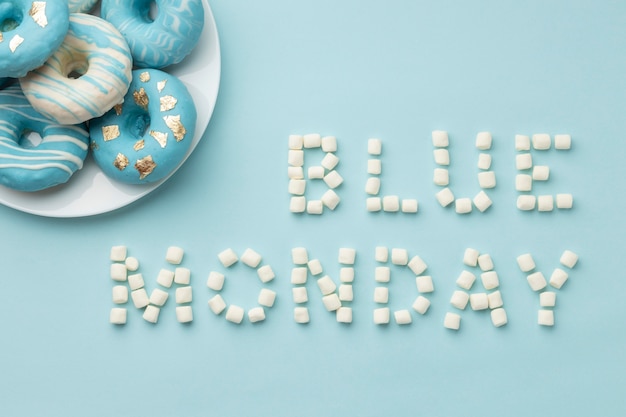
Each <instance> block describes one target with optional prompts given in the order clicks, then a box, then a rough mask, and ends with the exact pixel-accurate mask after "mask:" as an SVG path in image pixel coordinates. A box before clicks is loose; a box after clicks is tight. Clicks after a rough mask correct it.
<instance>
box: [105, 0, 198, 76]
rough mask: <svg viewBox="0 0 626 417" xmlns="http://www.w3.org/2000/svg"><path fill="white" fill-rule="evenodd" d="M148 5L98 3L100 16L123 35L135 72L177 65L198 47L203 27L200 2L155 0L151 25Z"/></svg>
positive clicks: (134, 0) (140, 1) (146, 1)
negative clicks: (100, 5)
mask: <svg viewBox="0 0 626 417" xmlns="http://www.w3.org/2000/svg"><path fill="white" fill-rule="evenodd" d="M151 2H152V1H151V0H103V1H102V12H101V14H102V16H103V17H104V18H105V19H106V20H108V21H109V22H111V23H113V25H114V26H115V27H117V28H118V29H119V30H120V32H121V33H122V34H123V35H124V37H125V38H126V40H127V42H128V44H129V46H130V49H131V51H132V55H133V60H134V63H135V66H136V67H138V68H163V67H166V66H168V65H172V64H176V63H179V62H181V61H182V60H183V58H185V57H186V56H187V55H188V54H189V53H190V52H191V51H192V50H193V48H194V47H195V46H196V44H197V43H198V39H199V38H200V34H201V33H202V28H203V26H204V7H203V4H202V0H156V1H155V2H156V5H157V8H158V14H157V16H156V17H155V19H154V21H151V20H150V18H149V9H150V4H151Z"/></svg>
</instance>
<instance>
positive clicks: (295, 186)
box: [288, 180, 306, 195]
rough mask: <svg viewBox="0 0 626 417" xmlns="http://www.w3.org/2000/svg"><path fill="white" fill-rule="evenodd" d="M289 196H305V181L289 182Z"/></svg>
mask: <svg viewBox="0 0 626 417" xmlns="http://www.w3.org/2000/svg"><path fill="white" fill-rule="evenodd" d="M288 190H289V194H293V195H303V194H304V192H305V190H306V181H305V180H289V188H288Z"/></svg>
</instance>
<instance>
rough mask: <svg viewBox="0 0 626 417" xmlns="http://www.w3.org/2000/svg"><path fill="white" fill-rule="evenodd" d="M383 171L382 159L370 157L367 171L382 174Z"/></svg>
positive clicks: (372, 173)
mask: <svg viewBox="0 0 626 417" xmlns="http://www.w3.org/2000/svg"><path fill="white" fill-rule="evenodd" d="M381 172H383V167H382V164H381V161H380V159H368V160H367V173H368V174H371V175H380V174H381Z"/></svg>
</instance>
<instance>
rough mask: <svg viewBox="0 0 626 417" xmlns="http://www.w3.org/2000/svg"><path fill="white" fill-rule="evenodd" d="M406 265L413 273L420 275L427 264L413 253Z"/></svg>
mask: <svg viewBox="0 0 626 417" xmlns="http://www.w3.org/2000/svg"><path fill="white" fill-rule="evenodd" d="M408 267H409V269H410V270H411V271H413V273H414V274H415V275H420V274H421V273H422V272H424V271H426V268H428V265H426V262H424V260H423V259H422V258H420V257H419V256H418V255H415V256H414V257H412V258H411V260H410V261H409V263H408Z"/></svg>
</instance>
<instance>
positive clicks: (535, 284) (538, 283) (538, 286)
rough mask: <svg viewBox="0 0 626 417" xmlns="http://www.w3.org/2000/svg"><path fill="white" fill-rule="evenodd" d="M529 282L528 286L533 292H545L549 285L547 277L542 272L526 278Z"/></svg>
mask: <svg viewBox="0 0 626 417" xmlns="http://www.w3.org/2000/svg"><path fill="white" fill-rule="evenodd" d="M526 279H527V280H528V285H530V288H531V289H532V290H533V291H540V290H543V289H544V288H545V287H546V285H548V283H547V282H546V279H545V277H544V276H543V274H542V273H541V272H534V273H532V274H530V275H528V277H527V278H526Z"/></svg>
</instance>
